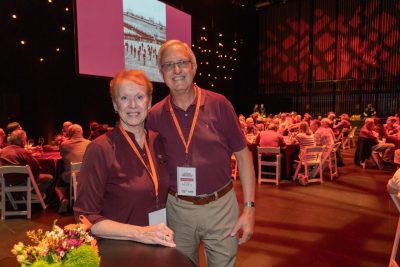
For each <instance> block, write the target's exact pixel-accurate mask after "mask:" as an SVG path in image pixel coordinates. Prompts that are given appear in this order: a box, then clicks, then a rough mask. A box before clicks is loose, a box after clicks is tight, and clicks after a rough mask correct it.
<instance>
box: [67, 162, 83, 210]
mask: <svg viewBox="0 0 400 267" xmlns="http://www.w3.org/2000/svg"><path fill="white" fill-rule="evenodd" d="M81 165H82V162H71V180H70V183H69V185H70V187H69V206H70V207H72V200H74V201H76V198H77V195H76V187H77V185H78V181H77V176H78V174H79V171H80V169H81Z"/></svg>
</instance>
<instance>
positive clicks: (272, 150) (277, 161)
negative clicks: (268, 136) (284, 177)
mask: <svg viewBox="0 0 400 267" xmlns="http://www.w3.org/2000/svg"><path fill="white" fill-rule="evenodd" d="M257 154H258V184H261V182H266V183H275V185H279V180H280V179H281V158H282V157H281V149H280V147H257ZM264 154H269V155H271V156H269V155H268V156H266V155H264ZM263 157H264V159H263ZM269 158H271V159H269ZM262 167H266V168H267V169H266V170H263V168H262ZM268 168H274V171H272V170H269V169H268ZM264 175H265V176H264Z"/></svg>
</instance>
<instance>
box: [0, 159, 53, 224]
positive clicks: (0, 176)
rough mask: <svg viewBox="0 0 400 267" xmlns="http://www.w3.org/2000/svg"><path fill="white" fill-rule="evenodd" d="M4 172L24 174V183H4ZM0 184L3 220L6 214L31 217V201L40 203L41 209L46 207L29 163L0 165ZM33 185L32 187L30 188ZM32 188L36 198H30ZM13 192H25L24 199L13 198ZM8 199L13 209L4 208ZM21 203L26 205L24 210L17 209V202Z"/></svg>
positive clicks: (0, 205)
mask: <svg viewBox="0 0 400 267" xmlns="http://www.w3.org/2000/svg"><path fill="white" fill-rule="evenodd" d="M6 174H26V183H21V184H18V185H9V184H7V183H6V181H5V178H4V175H6ZM0 184H1V204H0V207H1V219H2V220H4V219H5V217H6V216H8V215H26V216H27V218H28V219H30V218H31V212H32V207H31V204H32V203H40V204H41V205H42V208H43V209H46V204H45V203H44V200H43V196H42V194H41V192H40V190H39V188H38V186H37V184H36V180H35V178H34V176H33V174H32V170H31V168H30V167H29V165H26V166H0ZM32 187H33V188H32ZM32 189H34V190H35V192H36V196H37V199H36V200H32V192H31V191H32ZM13 192H25V193H26V199H24V200H15V199H14V197H13V195H12V193H13ZM7 199H8V200H9V201H10V203H11V205H12V207H13V208H14V211H7V210H6V201H7ZM20 203H23V204H25V205H26V210H22V211H19V210H17V204H20Z"/></svg>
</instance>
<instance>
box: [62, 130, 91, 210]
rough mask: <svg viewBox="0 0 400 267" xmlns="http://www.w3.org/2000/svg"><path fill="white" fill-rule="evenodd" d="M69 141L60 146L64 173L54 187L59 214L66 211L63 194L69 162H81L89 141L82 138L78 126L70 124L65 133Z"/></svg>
mask: <svg viewBox="0 0 400 267" xmlns="http://www.w3.org/2000/svg"><path fill="white" fill-rule="evenodd" d="M66 134H67V136H69V139H67V140H65V141H64V142H63V143H62V144H61V146H60V154H61V157H62V159H63V162H64V172H63V173H62V175H61V179H59V181H58V183H57V186H56V193H57V196H58V199H59V200H60V203H61V204H60V207H59V209H58V212H59V213H64V212H66V211H67V210H68V209H67V208H68V203H69V202H68V198H67V197H66V194H65V192H66V191H68V190H66V188H69V183H70V182H71V181H70V178H71V162H81V161H82V159H83V155H84V154H85V151H86V147H87V146H88V144H89V143H90V141H89V140H87V139H85V138H83V130H82V127H81V126H80V125H79V124H72V125H71V126H69V127H68V130H67V132H66Z"/></svg>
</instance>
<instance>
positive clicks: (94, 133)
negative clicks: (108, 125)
mask: <svg viewBox="0 0 400 267" xmlns="http://www.w3.org/2000/svg"><path fill="white" fill-rule="evenodd" d="M89 129H90V135H89V137H88V140H90V141H93V140H94V139H96V138H97V137H99V136H100V135H102V133H101V126H100V124H98V123H97V122H95V121H92V122H90V123H89Z"/></svg>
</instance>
